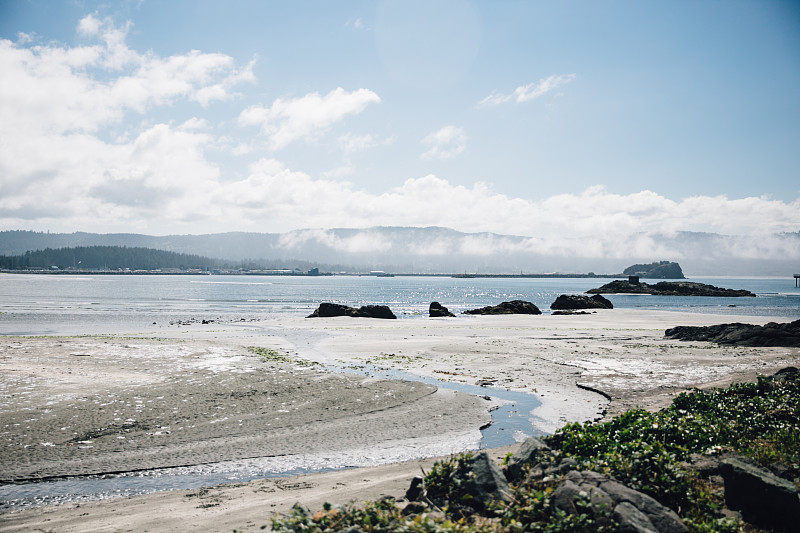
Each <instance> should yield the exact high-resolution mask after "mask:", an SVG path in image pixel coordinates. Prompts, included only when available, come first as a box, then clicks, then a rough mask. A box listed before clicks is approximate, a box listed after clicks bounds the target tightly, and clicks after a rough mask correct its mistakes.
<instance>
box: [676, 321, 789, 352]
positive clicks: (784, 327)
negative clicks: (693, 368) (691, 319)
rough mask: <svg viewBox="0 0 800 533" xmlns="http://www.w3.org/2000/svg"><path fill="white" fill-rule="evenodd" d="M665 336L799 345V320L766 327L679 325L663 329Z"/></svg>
mask: <svg viewBox="0 0 800 533" xmlns="http://www.w3.org/2000/svg"><path fill="white" fill-rule="evenodd" d="M664 336H665V337H667V338H671V339H678V340H682V341H708V342H716V343H717V344H732V345H736V346H787V347H800V320H795V321H794V322H788V323H783V324H779V323H776V322H770V323H768V324H766V325H764V326H754V325H752V324H740V323H738V322H737V323H732V324H719V325H716V326H678V327H675V328H670V329H668V330H666V331H665V332H664Z"/></svg>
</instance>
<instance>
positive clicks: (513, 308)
mask: <svg viewBox="0 0 800 533" xmlns="http://www.w3.org/2000/svg"><path fill="white" fill-rule="evenodd" d="M464 314H465V315H541V314H542V312H541V311H540V310H539V308H538V307H536V306H535V305H534V304H532V303H531V302H525V301H523V300H512V301H510V302H503V303H501V304H498V305H489V306H487V307H481V308H480V309H470V310H468V311H464Z"/></svg>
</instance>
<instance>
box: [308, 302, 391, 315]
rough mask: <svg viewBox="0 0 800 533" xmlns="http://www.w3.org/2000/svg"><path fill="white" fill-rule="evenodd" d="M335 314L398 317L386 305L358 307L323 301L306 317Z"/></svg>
mask: <svg viewBox="0 0 800 533" xmlns="http://www.w3.org/2000/svg"><path fill="white" fill-rule="evenodd" d="M335 316H350V317H360V318H397V317H396V316H395V314H394V313H392V310H391V309H389V307H388V306H385V305H362V306H361V307H359V308H358V309H356V308H355V307H349V306H347V305H342V304H334V303H328V302H323V303H321V304H319V307H318V308H317V309H315V310H314V312H313V313H311V314H310V315H308V316H307V317H306V318H329V317H335Z"/></svg>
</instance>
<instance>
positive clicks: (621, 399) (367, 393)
mask: <svg viewBox="0 0 800 533" xmlns="http://www.w3.org/2000/svg"><path fill="white" fill-rule="evenodd" d="M730 321H732V320H731V317H720V316H713V315H698V314H688V313H666V312H653V311H636V310H610V311H600V312H597V313H594V314H590V315H575V316H505V317H463V316H462V317H457V318H449V319H405V320H396V321H381V320H374V319H350V318H335V319H308V320H305V319H297V320H282V321H275V322H267V323H261V324H256V325H251V326H247V327H241V326H236V327H233V326H226V325H220V324H215V325H206V326H203V325H199V324H198V325H196V326H191V327H184V328H181V329H177V328H176V329H174V330H172V331H170V332H166V334H165V332H163V331H162V332H159V337H158V338H155V336H154V334H153V333H148V332H142V334H141V335H137V336H132V337H129V338H125V339H122V338H116V337H111V338H96V337H87V338H68V339H65V338H35V339H32V338H15V337H6V338H2V339H0V378H2V390H3V396H2V399H0V401H2V402H3V404H2V406H0V429H2V431H3V432H4V433H3V446H4V449H3V452H2V457H0V465H1V466H2V477H3V478H4V479H10V478H16V479H19V478H30V477H36V476H40V477H43V476H53V475H56V476H57V475H64V474H65V473H76V472H89V471H121V470H126V469H130V468H131V466H132V465H137V467H145V468H149V467H150V466H152V465H164V464H193V463H198V462H206V461H217V460H223V459H229V458H230V457H231V456H234V455H235V456H238V457H256V456H257V455H258V454H261V455H270V454H277V455H281V454H293V453H307V452H309V451H310V450H321V451H325V452H330V453H335V452H336V451H337V450H339V451H341V452H346V451H348V450H349V451H352V450H357V449H359V448H362V449H363V448H365V447H378V448H380V447H382V446H383V447H387V448H388V447H390V446H391V445H392V444H397V443H398V442H401V443H404V445H407V446H408V451H409V454H410V455H409V457H412V456H413V454H414V453H415V452H417V453H418V452H419V451H421V450H424V451H425V452H431V451H433V450H434V448H431V447H426V446H428V445H431V444H432V443H436V442H439V443H446V444H447V445H448V446H451V448H452V447H453V446H455V447H456V448H458V447H460V448H461V449H471V448H474V447H475V445H476V443H477V439H478V438H479V433H478V428H479V427H480V426H481V425H483V424H484V423H485V422H486V421H487V420H488V414H487V412H486V411H487V402H486V401H485V400H483V399H482V398H479V397H474V396H467V395H464V394H458V393H453V392H445V391H435V390H434V388H433V387H430V386H427V385H422V384H419V383H402V382H381V381H377V380H372V379H369V378H363V377H357V376H342V375H332V374H330V373H327V372H322V371H320V370H319V369H318V368H317V367H313V366H312V367H302V366H299V365H298V364H297V363H295V362H292V361H289V362H283V363H279V362H273V361H267V360H265V359H264V358H262V357H260V356H258V355H256V354H254V353H252V352H250V351H248V350H247V349H246V348H244V347H245V346H251V345H256V346H262V347H266V348H271V349H274V350H275V351H276V352H277V353H279V354H281V355H282V356H283V357H288V358H290V359H302V360H308V361H316V362H321V363H337V364H345V365H363V364H367V363H371V364H375V365H377V366H383V367H388V368H396V369H400V370H403V371H407V372H411V373H416V374H419V375H424V376H431V377H435V378H437V379H439V380H446V381H456V382H462V383H468V384H472V385H474V384H480V385H483V386H486V387H487V389H486V390H487V393H490V392H491V387H500V388H509V389H515V390H521V391H528V392H532V393H534V394H536V395H537V396H538V397H540V399H541V401H542V402H543V404H542V406H541V407H540V408H537V409H536V410H535V411H534V412H533V413H532V416H533V418H534V419H535V420H536V423H537V425H539V426H540V427H542V428H545V429H547V430H550V431H552V430H554V429H556V428H557V427H559V426H561V425H563V424H564V423H565V422H568V421H584V420H594V419H598V418H602V417H604V416H605V417H608V416H611V415H613V414H616V413H619V412H621V411H624V410H626V409H629V408H633V407H643V408H647V409H658V408H660V407H663V406H665V405H667V404H668V403H669V401H671V398H672V397H674V395H675V394H677V393H678V392H681V391H684V390H688V389H691V388H692V387H705V386H722V385H727V384H728V383H730V382H733V381H749V380H753V379H755V378H756V376H757V375H759V374H770V373H773V372H775V371H776V370H778V369H780V368H783V367H785V366H789V365H795V366H796V365H798V363H800V351H799V350H798V349H787V348H737V347H719V346H716V345H712V344H708V343H685V342H678V341H672V340H667V339H664V337H663V332H664V330H665V329H667V328H669V327H673V326H677V325H710V324H718V323H722V322H730ZM736 321H743V322H745V321H746V322H750V323H766V322H768V321H770V319H769V318H765V317H736ZM588 389H594V390H597V391H600V392H602V394H598V393H597V392H593V391H592V390H588ZM256 398H258V400H256ZM270 399H271V401H269V402H268V401H266V400H270ZM359 400H360V401H359ZM131 420H132V421H133V422H131ZM14 424H20V425H19V426H16V425H14ZM267 424H272V425H271V426H267ZM62 427H66V428H67V429H64V430H62V429H61V428H62ZM100 428H103V429H100ZM126 430H129V431H126ZM92 431H94V432H95V433H92ZM120 437H123V438H120ZM9 439H10V440H9ZM26 444H27V448H26V447H25V445H26ZM89 446H90V447H89ZM455 451H460V450H458V449H449V450H447V451H444V452H442V453H443V454H445V453H452V452H455ZM500 452H501V451H497V452H496V453H500ZM502 453H505V451H502ZM422 455H424V454H419V455H417V456H422ZM430 461H431V460H430V459H429V460H425V461H420V460H413V461H410V462H398V463H393V464H389V465H382V466H376V467H371V468H369V469H352V470H346V471H340V472H328V473H325V474H312V475H308V476H301V477H296V478H290V479H284V480H261V481H255V482H251V483H247V484H238V485H235V486H231V485H226V486H219V487H214V488H210V489H202V490H200V491H197V490H194V491H172V492H168V493H162V494H155V495H148V496H139V497H133V498H124V499H116V500H109V501H104V502H90V503H83V504H67V505H62V506H59V507H42V508H34V509H29V510H25V511H22V512H14V513H6V514H4V515H0V530H2V531H29V530H36V529H40V530H53V531H98V530H103V531H142V530H149V531H178V530H181V531H184V530H186V529H193V527H199V526H200V525H202V527H203V529H205V530H209V531H224V530H230V529H232V528H234V527H235V528H238V529H241V530H244V531H257V530H259V528H260V526H261V525H264V524H267V523H268V522H269V518H270V516H271V514H272V512H273V511H278V512H284V511H286V510H288V508H289V507H291V505H292V504H294V503H295V502H297V501H299V502H302V503H303V504H305V505H309V506H310V507H312V508H313V507H319V506H320V505H321V504H322V503H323V502H324V501H330V502H332V503H345V502H348V501H351V500H352V501H363V500H367V499H376V498H379V497H381V496H382V495H393V496H395V497H400V496H402V494H403V492H404V491H405V488H407V486H408V482H409V481H410V479H411V477H413V476H414V475H416V474H418V473H419V469H420V466H421V465H422V466H424V465H429V464H430ZM167 517H169V518H167ZM192 524H196V526H192Z"/></svg>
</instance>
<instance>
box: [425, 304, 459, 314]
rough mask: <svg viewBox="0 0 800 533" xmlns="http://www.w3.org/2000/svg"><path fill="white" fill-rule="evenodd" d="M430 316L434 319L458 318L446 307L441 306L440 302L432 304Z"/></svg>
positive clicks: (429, 309) (429, 308) (429, 310)
mask: <svg viewBox="0 0 800 533" xmlns="http://www.w3.org/2000/svg"><path fill="white" fill-rule="evenodd" d="M428 314H429V315H430V316H431V317H432V318H435V317H442V316H456V315H454V314H453V313H451V312H450V310H449V309H447V308H446V307H445V306H443V305H442V304H440V303H439V302H431V305H430V307H428Z"/></svg>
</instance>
